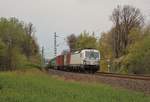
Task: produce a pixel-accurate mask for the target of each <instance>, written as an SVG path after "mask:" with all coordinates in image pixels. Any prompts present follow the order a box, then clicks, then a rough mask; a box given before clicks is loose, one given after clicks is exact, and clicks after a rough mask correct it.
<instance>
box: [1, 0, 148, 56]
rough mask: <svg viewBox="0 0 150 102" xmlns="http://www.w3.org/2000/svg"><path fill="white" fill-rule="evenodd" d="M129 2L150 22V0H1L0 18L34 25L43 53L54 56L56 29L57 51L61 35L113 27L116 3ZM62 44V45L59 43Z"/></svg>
mask: <svg viewBox="0 0 150 102" xmlns="http://www.w3.org/2000/svg"><path fill="white" fill-rule="evenodd" d="M125 4H128V5H132V6H134V7H137V8H139V9H141V11H142V13H143V15H144V16H145V17H146V23H147V22H149V21H150V18H149V17H150V0H0V16H1V17H17V18H19V19H20V20H23V21H25V22H26V23H28V22H32V23H33V24H34V26H35V27H36V35H35V36H36V37H37V39H38V43H39V44H40V47H42V46H44V48H45V56H46V57H49V58H52V57H53V56H54V54H53V53H54V52H53V49H54V46H53V44H54V43H53V33H54V32H57V34H58V35H59V36H60V38H58V44H59V47H58V53H60V52H61V51H62V50H63V49H67V44H66V43H65V40H64V38H65V37H66V36H67V35H69V34H72V33H74V34H79V33H80V32H82V31H84V30H87V31H89V32H92V31H94V32H95V33H96V36H100V33H101V32H104V31H108V30H109V29H110V28H111V27H112V23H111V21H110V20H109V17H110V15H111V13H112V11H113V9H114V8H115V7H116V6H117V5H125ZM60 43H62V44H60Z"/></svg>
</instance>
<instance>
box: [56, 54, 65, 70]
mask: <svg viewBox="0 0 150 102" xmlns="http://www.w3.org/2000/svg"><path fill="white" fill-rule="evenodd" d="M56 66H57V68H58V69H60V68H62V67H63V66H64V56H63V55H59V56H57V58H56Z"/></svg>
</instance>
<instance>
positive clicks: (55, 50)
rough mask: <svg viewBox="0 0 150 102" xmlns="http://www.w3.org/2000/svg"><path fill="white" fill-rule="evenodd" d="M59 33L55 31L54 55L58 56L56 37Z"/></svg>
mask: <svg viewBox="0 0 150 102" xmlns="http://www.w3.org/2000/svg"><path fill="white" fill-rule="evenodd" d="M56 37H57V35H56V32H55V33H54V56H55V57H56V56H57V39H56Z"/></svg>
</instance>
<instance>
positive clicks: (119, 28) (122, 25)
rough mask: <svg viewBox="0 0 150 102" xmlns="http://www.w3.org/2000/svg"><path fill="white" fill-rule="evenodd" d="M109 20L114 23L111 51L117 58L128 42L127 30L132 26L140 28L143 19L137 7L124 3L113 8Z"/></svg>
mask: <svg viewBox="0 0 150 102" xmlns="http://www.w3.org/2000/svg"><path fill="white" fill-rule="evenodd" d="M111 20H112V22H113V23H114V29H113V35H112V38H113V51H114V54H115V57H116V58H118V57H120V56H122V55H124V54H125V50H126V48H127V46H128V44H129V36H128V35H129V32H130V31H131V30H132V29H133V28H141V26H142V24H143V22H144V19H143V16H142V14H141V12H140V10H139V9H138V8H134V7H132V6H129V5H125V6H123V7H120V6H118V7H117V8H115V9H114V11H113V13H112V16H111Z"/></svg>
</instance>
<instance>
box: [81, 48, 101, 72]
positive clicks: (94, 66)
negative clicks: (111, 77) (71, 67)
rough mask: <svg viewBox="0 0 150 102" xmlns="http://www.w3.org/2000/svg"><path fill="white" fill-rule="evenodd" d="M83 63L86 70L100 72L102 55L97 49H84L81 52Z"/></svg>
mask: <svg viewBox="0 0 150 102" xmlns="http://www.w3.org/2000/svg"><path fill="white" fill-rule="evenodd" d="M80 57H81V59H82V60H81V61H82V62H81V63H82V66H83V68H84V69H85V70H87V71H91V72H96V71H98V70H99V68H100V65H99V62H100V53H99V51H98V50H95V49H84V50H82V51H81V52H80Z"/></svg>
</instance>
